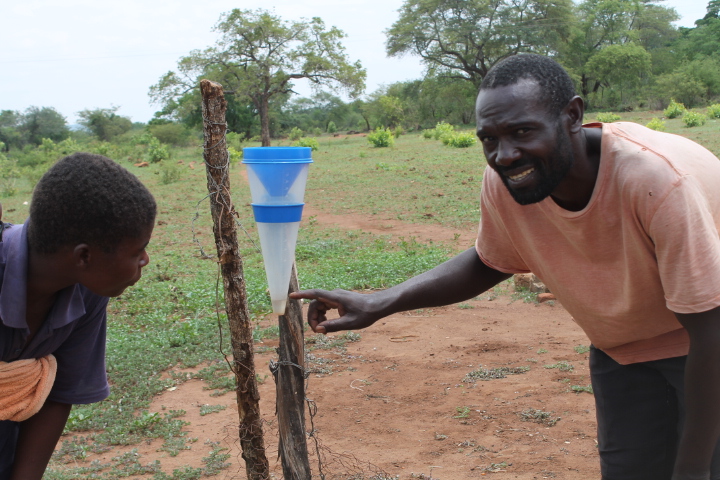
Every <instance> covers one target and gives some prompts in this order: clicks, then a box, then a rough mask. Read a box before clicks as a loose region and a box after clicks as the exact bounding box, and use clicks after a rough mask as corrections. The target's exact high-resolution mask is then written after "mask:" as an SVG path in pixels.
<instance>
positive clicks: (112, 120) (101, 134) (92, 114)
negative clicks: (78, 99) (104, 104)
mask: <svg viewBox="0 0 720 480" xmlns="http://www.w3.org/2000/svg"><path fill="white" fill-rule="evenodd" d="M118 108H120V107H110V108H96V109H95V110H83V111H81V112H78V114H77V115H78V117H80V120H79V123H80V125H82V126H84V127H85V128H87V129H88V130H90V132H91V133H92V134H93V135H95V136H96V137H98V138H99V139H100V140H103V141H105V142H108V141H110V140H112V139H113V138H114V137H116V136H118V135H121V134H123V133H125V132H127V131H128V130H130V129H131V128H132V121H131V120H130V119H129V118H128V117H123V116H120V115H117V114H116V113H115V112H117V110H118Z"/></svg>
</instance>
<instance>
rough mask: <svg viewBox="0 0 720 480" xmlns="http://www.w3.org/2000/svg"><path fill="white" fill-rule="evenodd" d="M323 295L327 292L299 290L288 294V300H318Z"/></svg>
mask: <svg viewBox="0 0 720 480" xmlns="http://www.w3.org/2000/svg"><path fill="white" fill-rule="evenodd" d="M323 293H327V292H325V290H317V289H312V290H300V291H297V292H292V293H291V294H290V298H294V299H296V300H299V299H302V298H306V299H308V300H317V299H318V298H320V297H322V296H323Z"/></svg>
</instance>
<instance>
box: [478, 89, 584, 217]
mask: <svg viewBox="0 0 720 480" xmlns="http://www.w3.org/2000/svg"><path fill="white" fill-rule="evenodd" d="M539 88H540V87H539V86H538V85H537V83H535V82H532V81H520V82H519V83H517V84H515V85H509V86H504V87H497V88H493V89H487V90H482V91H481V92H480V94H479V95H478V98H477V104H476V114H477V136H478V138H479V139H480V142H481V143H482V146H483V151H484V152H485V158H486V159H487V162H488V165H489V166H490V167H491V168H492V169H493V170H495V171H496V172H497V173H498V174H499V175H500V178H501V179H502V181H503V183H504V184H505V187H507V189H508V191H509V192H510V195H512V197H513V199H515V201H516V202H518V203H519V204H521V205H528V204H531V203H536V202H539V201H541V200H544V199H545V198H547V197H548V196H549V195H550V194H552V193H553V191H554V190H555V189H556V188H557V186H558V185H559V184H560V182H561V181H562V180H563V178H565V175H566V174H567V173H568V171H569V170H570V168H571V167H572V165H573V162H574V155H573V150H572V145H571V142H570V136H569V134H568V132H567V131H566V130H565V128H564V127H563V125H562V122H561V121H560V118H558V117H555V116H553V115H551V114H550V112H549V111H548V106H547V105H543V104H542V103H541V100H540V98H541V96H540V92H539Z"/></svg>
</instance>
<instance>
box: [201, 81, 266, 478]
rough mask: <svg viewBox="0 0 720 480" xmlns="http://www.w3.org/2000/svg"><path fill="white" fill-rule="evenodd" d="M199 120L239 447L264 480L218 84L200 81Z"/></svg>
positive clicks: (251, 474) (253, 473) (249, 468)
mask: <svg viewBox="0 0 720 480" xmlns="http://www.w3.org/2000/svg"><path fill="white" fill-rule="evenodd" d="M200 90H201V92H202V111H203V121H204V135H205V145H204V155H203V156H204V158H205V170H206V173H207V182H208V192H209V194H210V212H211V214H212V219H213V233H214V234H215V245H216V247H217V254H218V262H219V264H220V271H221V273H222V278H223V286H224V290H225V309H226V311H227V316H228V323H229V324H230V336H231V343H232V351H233V370H234V371H235V377H236V381H237V390H236V393H237V404H238V415H239V417H240V431H239V434H240V445H241V447H242V452H243V453H242V456H243V459H244V460H245V469H246V472H247V478H248V479H249V480H267V479H269V478H270V468H269V463H268V460H267V457H266V455H265V441H264V439H263V430H262V423H261V417H260V406H259V400H260V395H259V393H258V388H257V381H256V378H255V362H254V352H253V337H252V330H253V326H252V323H251V322H250V315H249V313H248V308H247V298H246V296H245V292H246V290H245V277H244V275H243V264H242V259H241V258H240V255H239V254H238V242H237V232H236V228H235V218H234V217H235V208H234V206H233V204H232V199H231V198H230V182H229V166H230V165H229V161H228V152H227V146H226V143H225V131H226V129H227V125H226V123H225V111H226V110H227V102H226V101H225V96H224V95H223V89H222V85H220V84H218V83H214V82H211V81H209V80H202V81H201V82H200Z"/></svg>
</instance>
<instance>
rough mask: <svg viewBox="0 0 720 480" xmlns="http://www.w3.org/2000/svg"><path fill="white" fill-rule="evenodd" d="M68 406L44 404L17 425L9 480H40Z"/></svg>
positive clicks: (63, 424) (65, 417)
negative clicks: (13, 459)
mask: <svg viewBox="0 0 720 480" xmlns="http://www.w3.org/2000/svg"><path fill="white" fill-rule="evenodd" d="M71 408H72V405H68V404H67V403H58V402H52V401H47V402H45V405H43V407H42V408H41V409H40V411H39V412H38V413H36V414H35V415H33V416H32V417H30V418H28V419H27V420H25V421H24V422H22V423H21V424H20V434H19V435H18V442H17V447H16V449H15V461H14V463H13V470H12V474H11V475H10V480H40V479H42V476H43V474H44V473H45V468H46V467H47V464H48V462H49V461H50V457H51V456H52V453H53V450H54V449H55V446H56V445H57V442H58V440H59V439H60V435H62V432H63V429H64V428H65V422H67V419H68V416H69V415H70V409H71Z"/></svg>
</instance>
